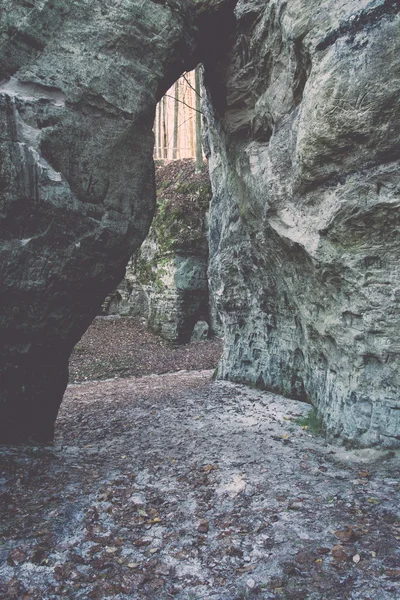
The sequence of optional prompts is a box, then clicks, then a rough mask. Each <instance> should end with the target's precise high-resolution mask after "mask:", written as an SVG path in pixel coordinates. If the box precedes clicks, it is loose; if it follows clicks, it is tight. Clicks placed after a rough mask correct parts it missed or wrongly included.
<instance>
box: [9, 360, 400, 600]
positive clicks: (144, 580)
mask: <svg viewBox="0 0 400 600" xmlns="http://www.w3.org/2000/svg"><path fill="white" fill-rule="evenodd" d="M211 374H212V371H211V370H208V371H191V372H189V371H180V372H179V373H174V374H163V375H150V376H145V377H141V378H126V379H114V380H109V381H96V382H89V383H83V384H78V385H71V386H69V388H68V391H67V395H66V398H65V401H64V403H63V405H62V410H61V412H60V415H59V419H58V423H57V436H56V441H55V444H54V446H52V447H46V448H40V447H20V448H15V447H9V448H3V450H2V453H1V459H0V465H1V476H0V515H1V521H0V524H1V531H0V533H1V535H2V538H1V539H2V541H1V545H0V598H2V599H18V600H31V599H36V600H39V599H40V600H47V599H56V598H70V599H74V600H75V599H76V600H80V599H81V600H86V599H91V598H93V599H110V600H111V599H114V600H125V599H134V600H142V599H143V600H144V599H147V598H151V599H157V600H167V599H170V598H177V599H178V600H196V599H198V600H200V599H202V600H206V599H209V600H244V599H253V598H254V599H255V598H260V599H268V600H346V599H352V600H398V599H399V598H400V585H399V584H400V581H399V579H400V560H399V539H400V521H399V478H398V475H399V456H398V454H395V453H393V452H378V451H374V450H358V451H347V450H345V449H344V448H340V447H334V446H329V445H327V443H326V442H325V440H324V438H323V437H318V436H317V437H315V436H313V435H311V434H310V432H309V430H307V429H303V428H302V427H301V426H300V425H299V424H298V419H299V417H300V416H301V415H305V414H307V413H308V411H309V407H308V406H307V405H305V404H303V403H298V402H294V401H291V400H288V399H285V398H282V397H280V396H276V395H273V394H269V393H263V392H260V391H258V390H252V389H249V388H246V387H243V386H240V385H234V384H231V383H228V382H212V381H211Z"/></svg>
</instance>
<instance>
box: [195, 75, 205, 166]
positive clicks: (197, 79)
mask: <svg viewBox="0 0 400 600" xmlns="http://www.w3.org/2000/svg"><path fill="white" fill-rule="evenodd" d="M194 87H195V90H196V173H199V172H200V171H201V170H202V168H203V147H202V143H201V95H200V94H201V92H200V65H198V66H197V67H196V70H195V86H194Z"/></svg>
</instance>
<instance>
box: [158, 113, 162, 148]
mask: <svg viewBox="0 0 400 600" xmlns="http://www.w3.org/2000/svg"><path fill="white" fill-rule="evenodd" d="M157 107H158V127H157V138H158V141H157V146H158V147H157V158H162V152H161V146H162V141H161V139H162V138H161V102H159V103H158V105H157Z"/></svg>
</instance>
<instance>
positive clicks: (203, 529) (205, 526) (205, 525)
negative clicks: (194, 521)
mask: <svg viewBox="0 0 400 600" xmlns="http://www.w3.org/2000/svg"><path fill="white" fill-rule="evenodd" d="M209 529H210V524H209V522H208V521H207V520H206V519H199V523H198V525H197V531H198V532H199V533H208V530H209Z"/></svg>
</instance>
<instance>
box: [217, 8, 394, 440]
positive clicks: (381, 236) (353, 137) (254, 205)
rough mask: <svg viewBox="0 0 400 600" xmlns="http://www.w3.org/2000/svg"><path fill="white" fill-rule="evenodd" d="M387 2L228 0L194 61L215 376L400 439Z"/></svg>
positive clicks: (360, 431) (368, 434)
mask: <svg viewBox="0 0 400 600" xmlns="http://www.w3.org/2000/svg"><path fill="white" fill-rule="evenodd" d="M399 10H400V5H399V3H398V2H394V1H366V0H354V1H345V0H344V1H340V2H338V1H337V0H335V1H333V0H326V1H310V0H291V1H290V2H283V1H280V0H270V1H269V2H265V1H264V0H249V1H246V2H245V1H244V0H239V2H238V3H237V5H236V9H235V16H236V20H237V21H236V27H235V30H234V31H232V36H231V38H230V39H231V43H230V45H228V46H227V49H226V52H225V55H224V56H223V57H222V58H221V59H220V60H219V61H217V62H216V63H215V64H211V63H206V64H205V85H206V88H207V91H208V98H209V104H208V109H207V111H208V121H209V145H210V152H211V156H210V167H211V169H210V170H211V179H212V182H213V193H214V197H213V202H212V208H211V236H210V237H211V245H210V252H211V269H210V278H211V291H212V293H213V294H214V296H215V298H216V299H217V304H218V309H219V312H220V315H221V317H222V320H223V324H224V330H225V350H224V354H223V359H222V363H221V365H220V370H219V376H220V377H222V378H226V379H233V380H235V381H244V382H249V383H252V384H255V385H257V386H260V387H261V388H266V389H269V390H273V391H276V392H279V393H283V394H285V395H287V396H290V397H293V398H298V399H300V400H307V401H309V402H312V403H313V404H314V405H315V406H316V407H317V408H318V410H319V412H320V414H321V415H322V416H323V418H324V422H325V425H326V427H327V431H328V433H329V434H330V435H331V436H340V437H342V438H344V439H346V440H349V441H351V442H352V443H356V444H360V445H364V444H381V445H383V446H399V444H400V422H399V419H400V400H399V384H400V378H399V356H400V342H399V319H398V317H399V302H400V285H399V284H400V279H399V265H400V263H399V243H400V238H399V230H398V226H399V214H400V213H399V205H400V168H399V166H400V165H399V158H400V136H399V134H400V36H399V31H400V19H399Z"/></svg>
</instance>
